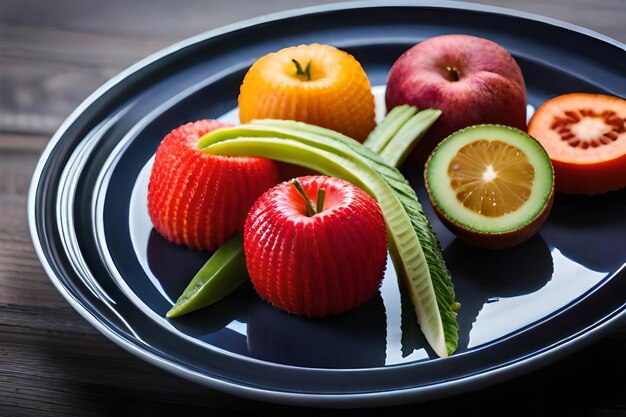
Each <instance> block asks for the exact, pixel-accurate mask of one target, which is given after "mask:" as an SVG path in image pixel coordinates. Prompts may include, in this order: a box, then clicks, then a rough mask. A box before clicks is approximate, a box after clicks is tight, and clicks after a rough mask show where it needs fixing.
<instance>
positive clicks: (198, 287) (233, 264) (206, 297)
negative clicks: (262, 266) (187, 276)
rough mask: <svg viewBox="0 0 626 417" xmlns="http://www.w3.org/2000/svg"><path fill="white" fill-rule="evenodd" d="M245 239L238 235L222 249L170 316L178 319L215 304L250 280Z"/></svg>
mask: <svg viewBox="0 0 626 417" xmlns="http://www.w3.org/2000/svg"><path fill="white" fill-rule="evenodd" d="M248 279H249V277H248V270H247V269H246V260H245V257H244V253H243V236H242V234H241V233H237V234H236V235H235V236H234V237H232V238H230V239H229V240H228V241H227V242H226V243H224V244H223V245H222V246H220V247H219V249H217V250H216V251H215V253H213V255H212V256H211V257H210V258H209V260H208V261H207V262H206V263H205V264H204V266H203V267H202V268H200V271H198V273H197V274H196V276H194V277H193V279H192V280H191V282H190V283H189V285H188V286H187V288H185V291H183V294H182V295H181V296H180V297H179V298H178V300H177V301H176V304H174V306H173V307H172V308H171V309H170V310H169V311H168V312H167V314H166V316H167V317H170V318H171V317H178V316H182V315H183V314H187V313H190V312H192V311H195V310H198V309H200V308H203V307H206V306H207V305H209V304H213V303H215V302H217V301H219V300H221V299H222V298H224V297H226V296H227V295H228V294H230V293H232V292H233V291H234V290H236V289H237V287H239V286H240V285H241V284H242V283H244V282H245V281H247V280H248Z"/></svg>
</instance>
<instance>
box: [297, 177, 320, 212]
mask: <svg viewBox="0 0 626 417" xmlns="http://www.w3.org/2000/svg"><path fill="white" fill-rule="evenodd" d="M291 184H292V185H293V186H294V187H295V188H296V190H298V192H299V193H300V195H302V197H303V198H304V205H305V207H306V215H307V217H312V216H315V215H316V214H317V213H320V212H321V211H322V210H323V209H324V193H325V191H324V189H323V188H320V189H319V190H317V209H316V207H315V205H313V202H312V201H311V199H310V198H309V196H308V195H307V193H306V191H304V188H303V187H302V184H300V181H298V179H297V178H294V179H293V180H291Z"/></svg>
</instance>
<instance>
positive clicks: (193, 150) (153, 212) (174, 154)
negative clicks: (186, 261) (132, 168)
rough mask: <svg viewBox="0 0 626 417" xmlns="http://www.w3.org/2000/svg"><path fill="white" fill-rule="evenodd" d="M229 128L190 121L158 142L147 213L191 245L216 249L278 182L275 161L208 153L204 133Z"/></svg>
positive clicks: (171, 236)
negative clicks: (202, 147) (202, 145)
mask: <svg viewBox="0 0 626 417" xmlns="http://www.w3.org/2000/svg"><path fill="white" fill-rule="evenodd" d="M226 126H229V125H227V124H225V123H222V122H220V121H217V120H201V121H198V122H195V123H188V124H185V125H183V126H180V127H178V128H176V129H174V130H173V131H172V132H170V133H169V134H168V135H167V136H166V137H165V138H164V139H163V141H162V142H161V144H160V145H159V147H158V149H157V151H156V156H155V160H154V165H153V167H152V172H151V174H150V182H149V184H148V212H149V213H150V219H151V220H152V224H153V226H154V228H155V229H156V231H157V232H159V233H160V234H161V235H162V236H163V237H165V238H166V239H167V240H169V241H171V242H173V243H176V244H181V245H185V246H188V247H190V248H194V249H204V250H214V249H216V248H217V247H219V246H220V245H221V244H222V243H223V242H224V241H226V240H227V239H228V238H229V237H230V236H232V235H233V234H234V233H235V232H236V231H238V230H242V229H243V224H244V221H245V218H246V214H247V213H248V210H249V209H250V207H251V206H252V204H253V203H254V201H255V200H256V199H257V198H258V197H259V195H261V194H262V193H263V192H264V191H266V190H267V189H268V188H270V187H272V186H273V185H275V184H276V183H277V182H278V172H277V170H276V166H275V164H274V162H273V161H271V160H268V159H264V158H248V157H226V156H220V155H208V154H205V153H203V152H202V151H200V150H199V149H198V146H197V144H198V139H200V137H202V136H203V135H204V134H206V133H208V132H210V131H212V130H215V129H219V128H221V127H226Z"/></svg>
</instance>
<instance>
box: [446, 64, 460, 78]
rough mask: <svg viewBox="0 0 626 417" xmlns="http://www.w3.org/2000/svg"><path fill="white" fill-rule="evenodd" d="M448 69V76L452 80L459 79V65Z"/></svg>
mask: <svg viewBox="0 0 626 417" xmlns="http://www.w3.org/2000/svg"><path fill="white" fill-rule="evenodd" d="M446 71H448V73H447V76H448V77H447V78H448V80H450V81H459V69H458V68H457V67H450V66H448V67H446Z"/></svg>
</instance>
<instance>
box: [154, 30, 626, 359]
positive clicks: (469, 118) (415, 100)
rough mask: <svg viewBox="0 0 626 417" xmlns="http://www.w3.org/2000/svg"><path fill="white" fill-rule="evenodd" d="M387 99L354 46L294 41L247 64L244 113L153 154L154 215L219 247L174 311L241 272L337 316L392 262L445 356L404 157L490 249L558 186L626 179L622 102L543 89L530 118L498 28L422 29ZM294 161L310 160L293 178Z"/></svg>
mask: <svg viewBox="0 0 626 417" xmlns="http://www.w3.org/2000/svg"><path fill="white" fill-rule="evenodd" d="M385 102H386V115H385V117H384V119H383V120H382V121H380V123H378V124H376V119H375V110H376V109H375V99H374V95H373V93H372V87H371V85H370V83H369V80H368V78H367V74H366V73H365V71H364V70H363V68H362V67H361V65H360V64H359V62H358V61H357V59H356V58H355V57H353V56H352V55H350V54H348V53H347V52H345V51H342V50H340V49H337V48H335V47H333V46H330V45H320V44H312V45H300V46H293V47H289V48H285V49H282V50H280V51H278V52H274V53H269V54H267V55H265V56H263V57H261V58H260V59H259V60H258V61H256V63H254V64H253V65H252V67H251V68H250V69H249V71H248V72H247V74H246V76H245V78H244V80H243V83H242V85H241V90H240V94H239V116H240V121H241V123H242V124H240V125H236V126H233V125H227V124H225V123H223V122H220V121H216V120H200V121H190V123H188V124H185V125H183V126H179V127H175V128H174V129H173V130H172V131H171V133H169V134H168V135H167V136H166V137H165V138H164V139H163V141H162V142H161V144H160V145H159V148H158V149H157V152H156V157H155V161H154V165H153V167H152V171H151V176H150V182H149V186H148V211H149V214H150V218H151V220H152V224H153V226H154V228H155V230H156V231H157V232H158V233H160V234H161V235H162V236H163V237H165V238H166V239H167V240H169V241H171V242H172V243H175V244H179V245H185V246H187V247H189V248H192V249H197V250H206V251H212V252H213V253H212V256H211V258H210V259H209V260H208V261H207V263H206V264H205V265H204V266H203V267H202V268H201V270H200V271H198V273H197V275H196V276H195V277H193V279H192V280H191V282H190V283H189V285H188V287H187V289H186V290H185V291H184V292H183V294H182V295H181V296H180V298H179V299H178V301H177V302H176V304H175V305H174V306H173V307H172V309H171V310H170V311H169V312H168V313H167V316H168V317H170V318H172V319H175V317H178V316H180V315H183V314H187V313H190V312H192V311H194V310H197V309H199V308H202V307H205V306H207V305H210V304H212V303H215V302H220V300H223V299H224V298H225V297H226V296H227V295H228V294H230V293H231V292H232V291H234V289H236V288H237V287H238V286H239V285H240V284H241V283H242V280H245V279H247V277H248V276H249V279H250V281H251V282H252V284H253V287H254V289H255V291H256V292H257V294H258V295H259V297H261V298H262V299H263V300H265V301H267V302H269V303H271V304H272V305H273V306H275V307H276V308H279V309H282V310H284V311H286V312H288V313H290V314H296V315H301V316H306V317H324V316H328V315H334V314H341V313H342V312H344V311H347V310H349V309H352V308H354V307H357V306H359V305H361V304H363V303H365V302H366V301H368V300H369V299H371V298H372V297H373V296H374V295H375V294H376V293H377V291H378V290H379V287H380V285H381V281H382V278H383V274H384V270H385V268H392V267H393V268H395V269H396V272H397V276H398V279H400V280H402V285H400V288H401V289H402V290H403V291H407V293H408V296H409V298H410V300H411V303H412V306H413V309H414V311H415V317H416V320H417V321H418V323H419V325H420V329H421V331H422V333H423V335H424V337H425V338H426V340H427V341H428V343H429V344H430V346H431V347H432V349H433V351H434V352H435V353H436V354H437V355H439V356H441V357H445V356H448V355H451V354H452V353H453V352H454V351H455V349H456V347H457V343H458V323H457V320H456V310H458V308H459V307H460V303H459V302H458V301H457V300H456V299H455V294H454V287H453V279H454V277H451V276H450V272H449V271H448V269H447V268H446V265H445V261H444V258H443V255H442V252H441V247H440V245H439V242H438V240H437V236H436V235H435V233H434V231H433V229H432V227H431V225H430V223H429V221H428V219H427V217H426V215H425V214H424V211H423V209H422V206H421V204H420V202H419V201H418V199H417V196H416V193H415V190H414V189H413V187H412V186H411V185H410V184H409V183H408V181H407V180H406V179H405V178H404V176H403V175H402V174H401V173H400V171H399V170H398V168H399V167H400V166H401V165H403V164H404V169H410V170H419V171H420V172H423V176H424V186H425V188H426V191H427V193H428V196H429V199H430V203H431V204H432V206H433V208H434V210H435V212H436V214H437V216H439V218H440V219H441V220H442V222H443V223H444V224H445V225H446V226H447V227H448V228H449V229H450V231H452V232H453V233H454V234H455V235H456V236H457V237H458V238H459V239H461V240H463V241H465V242H467V243H468V244H471V245H474V246H478V247H481V248H487V249H502V248H508V247H511V246H514V245H518V244H520V243H522V242H524V241H525V240H527V239H529V238H530V237H531V236H532V235H533V234H534V233H536V232H537V231H538V230H539V229H540V228H541V226H542V224H543V223H544V222H545V220H546V219H547V218H548V216H549V213H550V208H551V206H552V202H553V198H554V193H555V191H556V192H565V193H583V194H590V195H592V194H598V193H604V192H608V191H611V190H616V189H619V188H622V187H625V186H626V124H625V123H626V101H625V100H623V99H621V98H617V97H609V96H604V95H599V94H587V93H581V92H575V93H572V94H568V95H564V96H560V97H556V98H554V99H552V100H550V101H548V102H546V103H544V104H543V105H542V106H541V107H540V108H539V109H538V110H537V111H536V112H535V114H534V115H533V117H532V119H531V120H530V123H529V125H528V127H527V125H526V108H527V107H526V89H525V84H524V78H523V75H522V72H521V70H520V68H519V66H518V65H517V63H516V62H515V60H514V59H513V57H512V56H511V55H510V54H509V52H507V51H506V50H505V49H504V48H502V47H501V46H499V45H497V44H496V43H494V42H492V41H489V40H487V39H482V38H477V37H473V36H468V35H444V36H438V37H434V38H431V39H427V40H424V41H422V42H420V43H418V44H417V45H415V46H414V47H412V48H411V49H409V50H408V51H406V52H405V53H404V54H403V55H402V56H400V57H399V58H398V60H397V61H396V62H395V63H394V64H393V66H392V68H391V70H390V72H389V76H388V82H387V85H386V92H385ZM294 167H303V168H305V169H307V170H308V172H309V174H308V175H302V176H296V177H295V178H292V176H293V175H291V174H292V173H293V172H297V171H298V169H301V168H294ZM387 251H389V254H390V255H391V259H392V261H393V265H386V259H387ZM236 271H243V272H244V273H234V272H236ZM460 301H461V303H462V300H460ZM221 302H227V300H223V301H221Z"/></svg>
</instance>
